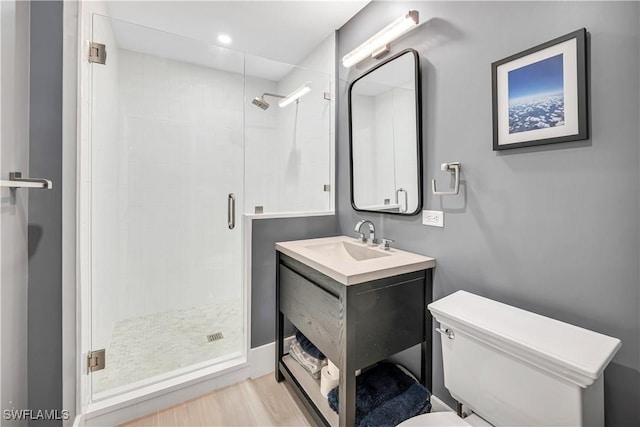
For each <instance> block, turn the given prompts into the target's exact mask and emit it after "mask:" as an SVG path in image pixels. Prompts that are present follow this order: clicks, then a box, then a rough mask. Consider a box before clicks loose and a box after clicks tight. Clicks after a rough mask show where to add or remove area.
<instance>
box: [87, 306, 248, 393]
mask: <svg viewBox="0 0 640 427" xmlns="http://www.w3.org/2000/svg"><path fill="white" fill-rule="evenodd" d="M241 308H242V307H241V302H240V300H239V299H237V300H226V301H220V302H217V303H214V304H207V305H203V306H199V307H193V308H189V309H182V310H172V311H165V312H162V313H155V314H150V315H147V316H142V317H136V318H132V319H126V320H123V321H120V322H118V323H117V324H116V326H115V328H114V331H113V335H112V337H111V342H110V344H109V346H108V347H107V349H106V356H105V360H106V367H105V369H104V370H103V371H98V372H94V373H93V382H94V387H93V392H94V394H95V393H101V392H104V391H108V390H110V389H113V388H116V387H122V386H126V385H127V384H131V383H134V382H136V381H140V380H144V379H147V378H151V377H154V376H156V375H162V374H165V373H168V372H171V371H173V370H176V369H180V368H185V367H188V366H190V365H193V364H196V363H201V362H206V361H207V360H210V359H214V358H218V357H222V356H225V355H228V354H231V353H235V352H240V351H242V331H243V327H242V309H241ZM217 332H222V334H223V336H224V338H222V339H218V340H215V341H212V342H209V340H208V339H207V335H209V334H215V333H217Z"/></svg>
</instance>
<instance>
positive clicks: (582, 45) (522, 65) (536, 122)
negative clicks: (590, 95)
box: [491, 28, 589, 151]
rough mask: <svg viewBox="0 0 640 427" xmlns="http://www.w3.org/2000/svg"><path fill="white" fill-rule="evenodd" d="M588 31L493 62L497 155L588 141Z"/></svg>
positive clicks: (494, 130) (566, 36)
mask: <svg viewBox="0 0 640 427" xmlns="http://www.w3.org/2000/svg"><path fill="white" fill-rule="evenodd" d="M586 33H587V30H586V29H584V28H582V29H580V30H578V31H574V32H573V33H570V34H567V35H565V36H562V37H558V38H557V39H554V40H551V41H549V42H547V43H544V44H541V45H539V46H536V47H533V48H531V49H528V50H525V51H524V52H520V53H517V54H515V55H511V56H509V57H508V58H505V59H502V60H500V61H497V62H494V63H493V64H491V78H492V92H493V149H494V151H495V150H505V149H510V148H518V147H529V146H532V145H542V144H553V143H556V142H567V141H578V140H581V139H587V138H588V137H589V128H588V124H587V116H588V115H587V67H586V56H587V54H586V49H587V48H586Z"/></svg>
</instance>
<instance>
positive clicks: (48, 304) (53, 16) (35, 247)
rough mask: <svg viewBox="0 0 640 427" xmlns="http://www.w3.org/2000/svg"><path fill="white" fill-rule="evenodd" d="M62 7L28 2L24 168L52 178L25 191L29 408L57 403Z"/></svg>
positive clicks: (59, 389) (59, 386)
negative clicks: (41, 187)
mask: <svg viewBox="0 0 640 427" xmlns="http://www.w3.org/2000/svg"><path fill="white" fill-rule="evenodd" d="M62 8H63V3H62V2H61V1H37V2H32V3H31V83H30V112H29V113H30V120H29V121H30V145H29V172H30V174H31V175H32V176H35V177H44V178H48V179H51V180H52V181H53V190H48V191H31V192H30V193H29V302H28V307H29V308H28V318H29V335H28V345H29V357H28V360H29V407H30V408H32V409H34V410H35V409H50V410H51V409H58V410H61V409H62V28H63V19H62ZM30 424H38V425H61V422H60V421H42V422H35V421H32V422H31V423H30Z"/></svg>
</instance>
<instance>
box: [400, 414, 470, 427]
mask: <svg viewBox="0 0 640 427" xmlns="http://www.w3.org/2000/svg"><path fill="white" fill-rule="evenodd" d="M428 426H438V427H467V426H471V424H469V423H468V422H466V421H465V420H463V419H462V418H460V417H459V416H457V415H456V413H455V412H448V411H447V412H431V413H428V414H422V415H418V416H417V417H413V418H409V419H408V420H406V421H403V422H401V423H400V424H398V427H428Z"/></svg>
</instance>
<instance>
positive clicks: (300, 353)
mask: <svg viewBox="0 0 640 427" xmlns="http://www.w3.org/2000/svg"><path fill="white" fill-rule="evenodd" d="M289 356H291V357H292V358H293V359H294V360H295V361H296V362H298V363H299V364H300V365H301V366H302V367H303V368H305V369H306V370H307V371H309V373H310V374H311V375H312V376H313V377H314V378H320V371H321V370H322V367H323V366H326V365H327V359H323V360H320V359H316V358H315V357H313V356H311V355H310V354H309V353H307V352H306V351H304V350H303V349H302V347H301V346H300V343H298V341H296V340H291V347H289Z"/></svg>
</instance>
